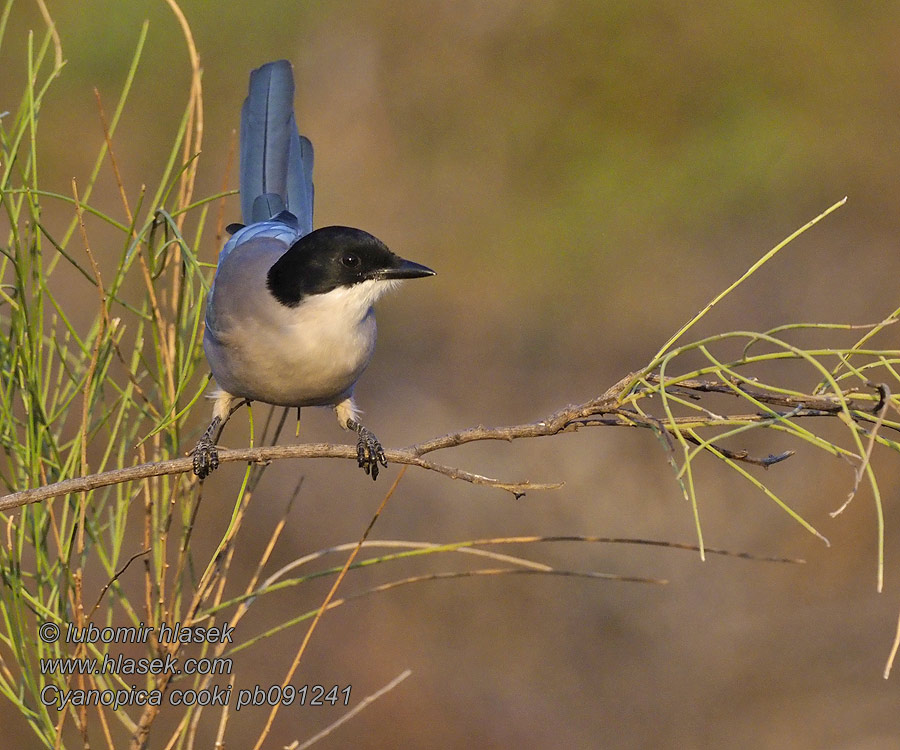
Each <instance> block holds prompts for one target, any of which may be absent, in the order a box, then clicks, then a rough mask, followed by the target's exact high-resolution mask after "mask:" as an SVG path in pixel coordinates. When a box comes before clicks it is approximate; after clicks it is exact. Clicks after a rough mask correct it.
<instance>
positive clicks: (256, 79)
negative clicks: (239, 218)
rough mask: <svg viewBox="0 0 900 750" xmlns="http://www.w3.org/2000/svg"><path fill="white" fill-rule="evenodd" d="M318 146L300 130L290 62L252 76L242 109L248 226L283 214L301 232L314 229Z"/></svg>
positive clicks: (243, 184)
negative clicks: (315, 153) (289, 215)
mask: <svg viewBox="0 0 900 750" xmlns="http://www.w3.org/2000/svg"><path fill="white" fill-rule="evenodd" d="M312 169H313V148H312V143H310V142H309V140H308V139H307V138H305V137H304V136H302V135H300V134H299V133H298V132H297V122H296V120H295V119H294V75H293V71H292V69H291V64H290V63H289V62H288V61H287V60H277V61H276V62H271V63H266V64H265V65H263V66H262V67H261V68H257V69H256V70H254V71H253V72H252V73H251V74H250V92H249V94H248V95H247V98H246V99H245V100H244V108H243V110H242V111H241V213H242V214H243V218H244V223H245V224H248V225H249V224H255V223H257V222H260V221H268V220H269V219H271V218H273V217H275V216H276V215H277V214H279V213H280V212H282V211H285V210H286V211H290V212H291V213H292V214H293V215H294V216H296V217H297V221H298V223H299V229H300V233H301V234H308V233H309V232H311V231H312V227H313V182H312Z"/></svg>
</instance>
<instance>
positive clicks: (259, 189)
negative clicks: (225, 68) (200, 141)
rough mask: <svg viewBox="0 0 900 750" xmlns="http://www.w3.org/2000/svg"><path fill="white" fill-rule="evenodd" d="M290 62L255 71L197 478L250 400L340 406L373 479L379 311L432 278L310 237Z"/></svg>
mask: <svg viewBox="0 0 900 750" xmlns="http://www.w3.org/2000/svg"><path fill="white" fill-rule="evenodd" d="M293 104H294V78H293V72H292V69H291V64H290V63H289V62H288V61H287V60H279V61H277V62H272V63H268V64H266V65H263V66H262V67H261V68H258V69H257V70H254V71H253V72H252V73H251V74H250V91H249V94H248V96H247V98H246V99H245V100H244V107H243V110H242V112H241V153H240V160H241V168H240V169H241V173H240V193H241V212H242V214H243V218H244V222H245V224H235V225H231V226H229V228H228V229H229V231H231V232H233V234H232V236H231V238H230V239H229V240H228V242H227V243H225V246H224V247H223V248H222V252H221V253H220V254H219V262H218V266H217V268H216V275H215V279H214V282H213V286H212V288H211V290H210V293H209V298H208V299H207V303H206V333H205V335H204V337H203V348H204V350H205V352H206V358H207V360H208V361H209V366H210V369H211V370H212V374H213V376H214V377H215V379H216V383H217V384H218V390H217V391H215V393H214V394H213V398H215V405H214V407H213V419H212V422H211V424H210V425H209V428H208V429H207V430H206V432H205V433H204V435H203V437H202V438H201V439H200V441H199V442H198V443H197V447H196V448H195V449H194V452H193V456H194V460H193V465H194V473H195V474H196V475H197V476H198V477H200V479H204V478H206V477H207V476H208V475H209V473H210V472H211V471H213V470H214V469H215V468H216V467H217V466H218V464H219V458H218V453H217V451H216V441H217V439H218V436H219V434H220V433H221V430H222V427H223V426H224V424H225V422H226V421H227V419H228V417H229V416H230V413H231V411H232V405H233V404H235V403H236V402H243V401H262V402H264V403H267V404H275V405H277V406H286V407H297V408H298V409H299V407H301V406H333V407H334V410H335V412H336V414H337V418H338V422H339V423H340V425H341V427H343V428H345V429H350V430H353V431H355V432H356V433H357V435H358V442H357V457H358V460H359V465H360V466H361V467H362V468H363V469H365V471H366V473H367V474H371V476H372V478H373V479H375V478H376V477H377V476H378V464H379V463H380V464H381V465H382V466H387V462H386V460H385V457H384V450H383V449H382V447H381V444H380V443H379V442H378V440H377V438H376V437H375V435H374V434H372V432H370V431H369V430H367V429H366V428H365V427H363V426H362V424H361V423H360V422H359V414H358V410H357V408H356V404H355V403H354V401H353V387H354V386H355V385H356V381H357V380H358V379H359V376H360V375H362V373H363V370H365V369H366V366H367V365H368V364H369V360H370V359H371V358H372V353H373V351H374V349H375V312H374V310H373V307H372V306H373V304H374V303H375V300H377V299H378V298H379V297H380V296H381V295H382V294H384V293H385V292H386V291H388V290H389V289H390V288H391V287H393V286H394V285H395V284H396V283H397V282H398V281H399V280H401V279H413V278H418V277H422V276H432V275H433V274H434V271H432V270H431V269H430V268H427V267H425V266H422V265H419V264H418V263H413V262H412V261H408V260H404V259H403V258H400V257H399V256H397V255H395V254H394V253H392V252H391V251H390V250H389V249H388V248H387V246H386V245H385V244H384V243H383V242H381V240H379V239H377V238H375V237H373V236H372V235H371V234H368V233H367V232H364V231H362V230H361V229H352V228H350V227H341V226H332V227H323V228H321V229H316V230H315V231H313V218H312V217H313V182H312V167H313V149H312V144H311V143H310V141H309V140H308V139H307V138H305V137H304V136H301V135H300V134H299V132H298V130H297V123H296V121H295V119H294V106H293Z"/></svg>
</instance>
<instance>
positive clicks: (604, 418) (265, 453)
mask: <svg viewBox="0 0 900 750" xmlns="http://www.w3.org/2000/svg"><path fill="white" fill-rule="evenodd" d="M634 378H635V373H631V374H629V375H628V376H626V377H624V378H622V380H620V381H619V382H618V383H616V384H615V385H614V386H612V387H611V388H609V389H608V390H607V391H606V392H605V393H603V394H602V395H601V396H598V397H597V398H594V399H591V400H590V401H586V402H585V403H583V404H577V405H569V406H567V407H565V408H564V409H560V410H559V411H557V412H554V413H553V414H551V415H550V416H548V417H546V418H545V419H541V420H539V421H537V422H527V423H522V424H516V425H509V426H506V427H485V426H483V425H479V426H477V427H472V428H470V429H467V430H462V431H459V432H452V433H449V434H447V435H443V436H441V437H436V438H432V439H431V440H426V441H424V442H422V443H417V444H415V445H411V446H408V447H406V448H403V449H398V450H390V451H386V452H385V457H386V458H387V460H388V461H389V462H392V463H395V464H401V465H409V466H418V467H420V468H422V469H426V470H428V471H434V472H437V473H438V474H443V475H444V476H446V477H449V478H451V479H461V480H463V481H465V482H470V483H472V484H478V485H482V486H485V487H496V488H498V489H501V490H506V491H507V492H511V493H512V494H514V495H515V496H516V497H520V496H521V495H523V494H525V492H527V491H528V490H546V489H557V488H559V487H561V486H562V483H560V482H555V483H538V482H531V481H528V480H526V481H519V482H509V481H503V480H500V479H494V478H492V477H487V476H483V475H481V474H475V473H472V472H469V471H465V470H463V469H460V468H457V467H454V466H446V465H444V464H440V463H436V462H433V461H429V460H427V459H425V458H423V456H424V455H425V454H428V453H432V452H434V451H438V450H443V449H445V448H455V447H458V446H460V445H465V444H466V443H472V442H476V441H480V440H504V441H507V442H511V441H513V440H518V439H521V438H536V437H549V436H552V435H558V434H559V433H561V432H573V431H576V430H578V429H579V428H581V427H595V426H612V427H643V428H649V429H652V430H654V431H655V432H657V433H662V434H663V435H668V434H670V433H673V432H675V431H680V430H681V429H683V428H689V429H695V430H696V429H701V428H709V427H722V426H728V425H735V424H748V423H753V422H756V423H760V424H765V423H767V422H768V423H774V422H776V421H778V419H779V418H780V417H790V418H791V419H793V418H796V417H820V416H836V415H838V414H840V413H842V412H843V411H844V408H849V410H850V411H851V414H852V416H853V417H854V418H855V419H858V420H861V421H865V420H867V419H869V420H871V418H872V410H871V408H865V409H862V408H860V407H857V406H856V405H853V404H849V403H847V402H846V401H843V402H842V400H841V398H839V397H836V396H818V395H816V396H813V395H809V396H806V395H804V396H796V395H786V394H777V393H768V392H766V391H761V390H757V389H751V388H749V387H747V386H746V385H743V386H742V387H741V392H742V393H743V394H745V395H747V396H748V397H750V398H753V399H755V400H757V401H759V402H761V403H766V404H769V405H773V406H782V407H789V409H790V410H789V411H788V412H787V413H784V414H778V415H777V416H775V417H773V415H772V414H771V413H756V414H737V415H734V414H732V415H729V416H725V417H719V416H716V415H714V414H711V413H709V416H703V417H699V416H674V417H672V418H671V419H670V418H665V419H661V418H659V417H655V416H652V415H648V414H643V413H641V412H638V411H635V410H631V409H624V408H622V407H621V406H619V403H620V402H621V399H622V397H623V396H624V395H625V393H624V391H625V388H626V386H627V385H628V384H629V383H633V382H634ZM645 382H658V377H657V376H655V375H648V376H646V378H645ZM671 387H672V388H679V389H683V390H688V391H695V392H698V393H721V394H724V395H731V396H735V397H739V396H740V395H741V393H736V392H735V390H734V388H732V387H730V386H729V385H727V384H724V383H722V382H721V381H718V380H709V381H706V380H678V381H676V382H674V383H672V384H671ZM873 387H875V388H876V389H877V390H878V391H879V396H880V398H879V399H878V404H877V405H878V406H880V407H881V409H880V411H881V412H883V411H884V404H885V403H886V398H885V397H884V396H883V392H882V389H881V388H880V387H878V386H874V385H873ZM652 392H653V391H648V395H650V394H651V393H652ZM844 395H845V396H846V394H844ZM882 420H883V413H882ZM882 426H884V427H888V426H889V425H887V424H883V425H882ZM682 434H684V433H682ZM692 442H694V443H695V444H698V443H696V441H695V440H692ZM707 447H708V448H710V449H713V450H715V451H717V452H719V453H721V454H723V455H725V456H727V457H728V458H730V459H732V460H735V461H742V462H744V463H749V464H754V465H758V466H762V467H764V468H768V467H769V466H771V465H772V464H775V463H778V462H780V461H783V460H785V459H786V458H789V457H790V456H791V455H793V452H791V451H785V452H784V453H780V454H777V455H769V456H765V457H754V456H751V455H749V453H748V452H747V451H744V450H731V449H728V448H724V447H722V446H720V445H716V444H714V443H709V444H707ZM356 457H357V455H356V448H355V447H354V446H350V445H331V444H327V443H306V444H301V445H276V446H262V447H258V448H237V449H227V450H226V449H223V450H220V451H219V461H220V462H223V463H224V462H228V461H250V462H253V463H265V462H269V461H275V460H280V459H285V458H342V459H349V460H356ZM192 468H193V463H192V460H191V458H190V457H185V458H176V459H171V460H168V461H159V462H155V463H144V464H139V465H137V466H130V467H127V468H124V469H114V470H112V471H106V472H103V473H101V474H92V475H89V476H84V477H74V478H72V479H65V480H63V481H61V482H56V483H55V484H49V485H45V486H43V487H37V488H34V489H27V490H22V491H20V492H14V493H12V494H9V495H6V496H4V497H0V512H3V511H8V510H11V509H13V508H17V507H19V506H22V505H27V504H30V503H37V502H41V501H42V500H47V499H49V498H53V497H59V496H60V495H67V494H70V493H75V492H88V491H90V490H96V489H99V488H101V487H107V486H110V485H114V484H121V483H123V482H131V481H135V480H138V479H145V478H147V477H154V476H163V475H167V474H183V473H187V472H189V471H191V470H192Z"/></svg>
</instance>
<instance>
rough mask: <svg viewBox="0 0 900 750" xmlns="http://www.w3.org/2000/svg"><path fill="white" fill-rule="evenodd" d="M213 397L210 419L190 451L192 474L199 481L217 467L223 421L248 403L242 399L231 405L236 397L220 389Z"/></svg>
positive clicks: (223, 427)
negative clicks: (192, 466)
mask: <svg viewBox="0 0 900 750" xmlns="http://www.w3.org/2000/svg"><path fill="white" fill-rule="evenodd" d="M213 397H214V398H215V400H216V402H215V404H214V405H213V418H212V421H211V422H210V423H209V427H207V428H206V432H204V433H203V435H202V437H201V438H200V439H199V440H198V441H197V445H196V446H195V447H194V450H192V451H191V455H193V457H194V474H196V475H197V476H198V477H199V479H200V481H201V482H202V481H203V480H204V479H206V477H208V476H209V475H210V474H212V473H213V472H214V471H215V470H216V469H217V468H219V451H218V449H217V448H216V443H217V442H218V441H219V436H220V435H221V434H222V430H224V429H225V423H226V422H228V420H229V419H230V418H231V415H232V414H234V412H235V411H237V409H238V408H240V407H241V406H242V405H243V404H245V403H248V402H247V401H246V400H242V401H241V402H240V403H238V404H237V405H235V406H234V407H232V404H234V402H235V401H236V400H237V399H236V398H235V397H234V396H232V395H231V394H230V393H227V392H226V391H221V390H220V391H216V392H215V393H214V394H213Z"/></svg>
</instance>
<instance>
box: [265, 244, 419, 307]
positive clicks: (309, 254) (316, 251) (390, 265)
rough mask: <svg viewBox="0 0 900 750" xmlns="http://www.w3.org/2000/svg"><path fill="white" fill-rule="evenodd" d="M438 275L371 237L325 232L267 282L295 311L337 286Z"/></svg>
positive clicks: (296, 248) (293, 252)
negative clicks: (307, 299)
mask: <svg viewBox="0 0 900 750" xmlns="http://www.w3.org/2000/svg"><path fill="white" fill-rule="evenodd" d="M433 275H434V271H432V270H431V269H430V268H426V267H425V266H422V265H419V264H418V263H413V262H412V261H409V260H404V259H403V258H401V257H400V256H399V255H395V254H394V253H392V252H391V251H390V250H388V248H387V245H385V244H384V243H383V242H382V241H381V240H379V239H378V238H377V237H373V236H372V235H371V234H369V233H368V232H364V231H362V230H361V229H353V228H352V227H323V228H322V229H316V230H315V231H314V232H310V233H309V234H307V235H304V236H303V237H301V238H300V239H299V240H297V241H296V242H295V243H294V244H293V245H292V246H291V248H290V249H289V250H288V251H287V252H286V253H285V254H284V255H282V256H281V257H280V258H279V259H278V260H277V261H276V262H275V264H274V265H273V266H272V267H271V268H270V269H269V273H268V278H267V280H266V283H267V286H268V287H269V291H271V292H272V294H273V295H274V297H275V298H276V299H277V300H278V301H279V302H281V304H283V305H286V306H288V307H296V306H297V305H299V304H300V302H301V301H302V300H303V298H304V297H308V296H310V295H313V294H327V293H328V292H330V291H332V290H334V289H337V288H338V287H350V286H353V285H354V284H361V283H362V282H364V281H377V280H389V279H415V278H420V277H422V276H433Z"/></svg>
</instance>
